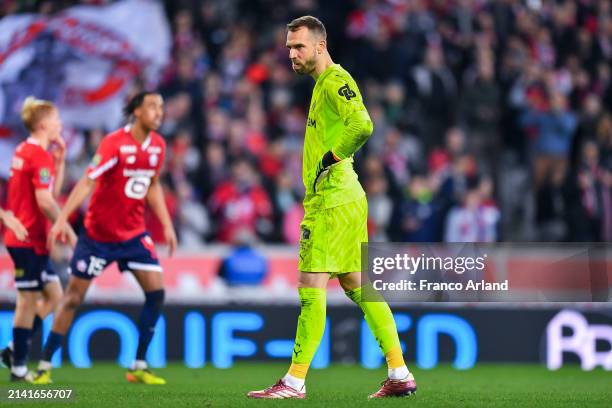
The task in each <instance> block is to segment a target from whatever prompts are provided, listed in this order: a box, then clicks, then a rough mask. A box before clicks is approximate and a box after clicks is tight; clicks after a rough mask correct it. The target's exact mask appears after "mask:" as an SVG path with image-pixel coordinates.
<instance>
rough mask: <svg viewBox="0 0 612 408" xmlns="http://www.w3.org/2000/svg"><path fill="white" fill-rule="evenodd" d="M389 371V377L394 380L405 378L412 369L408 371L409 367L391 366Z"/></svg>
mask: <svg viewBox="0 0 612 408" xmlns="http://www.w3.org/2000/svg"><path fill="white" fill-rule="evenodd" d="M387 373H388V375H389V378H390V379H392V380H403V379H404V378H406V377H408V374H410V371H408V367H406V366H401V367H398V368H389V369H388V370H387Z"/></svg>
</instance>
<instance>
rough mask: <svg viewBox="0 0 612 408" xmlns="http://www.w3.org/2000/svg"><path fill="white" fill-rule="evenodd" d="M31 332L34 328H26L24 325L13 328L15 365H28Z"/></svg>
mask: <svg viewBox="0 0 612 408" xmlns="http://www.w3.org/2000/svg"><path fill="white" fill-rule="evenodd" d="M31 333H32V329H24V328H23V327H14V328H13V347H14V350H13V365H14V366H15V367H20V366H25V365H26V360H27V358H28V349H29V347H30V336H31Z"/></svg>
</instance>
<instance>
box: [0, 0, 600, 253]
mask: <svg viewBox="0 0 612 408" xmlns="http://www.w3.org/2000/svg"><path fill="white" fill-rule="evenodd" d="M76 3H90V4H91V3H93V4H103V3H105V2H104V1H95V0H94V1H81V2H75V1H53V2H51V1H46V2H34V1H32V2H21V1H5V2H3V3H2V6H0V7H1V9H0V15H6V14H7V13H13V12H24V11H36V12H40V13H53V12H56V11H58V10H60V9H61V8H62V7H67V6H70V5H73V4H76ZM165 7H166V10H167V13H168V19H169V21H170V23H171V26H172V32H173V50H172V63H171V64H170V65H169V66H168V68H167V70H166V71H165V73H164V77H163V79H162V82H161V85H160V87H159V91H160V92H161V93H162V94H163V96H164V98H165V103H166V117H165V120H164V123H163V125H162V128H161V130H160V132H161V134H162V135H163V136H164V137H165V138H166V139H167V142H168V147H169V148H168V156H167V163H166V170H165V174H164V177H163V179H164V185H165V187H166V195H167V202H168V205H169V209H170V211H171V213H172V215H173V217H174V220H175V223H176V226H177V231H178V233H179V240H180V241H181V244H182V245H184V246H187V247H189V246H198V245H200V244H202V243H204V242H222V243H239V242H253V241H263V242H270V243H291V244H295V243H297V242H298V240H299V228H298V225H299V222H300V220H301V216H302V207H301V198H302V196H303V193H304V188H303V185H302V182H301V161H302V159H301V150H302V140H303V134H304V127H305V123H306V111H307V107H308V102H309V97H310V92H311V89H312V86H313V81H312V79H311V78H303V77H298V76H297V75H295V74H294V73H293V72H292V71H291V68H290V64H289V60H288V51H287V49H286V47H285V36H286V34H285V24H286V23H287V22H289V21H290V20H291V19H292V18H295V17H297V16H300V15H304V14H312V15H316V16H318V17H319V18H320V19H321V20H322V21H323V22H324V23H325V24H326V27H327V31H328V48H329V49H330V53H331V55H332V58H333V59H334V61H335V62H336V63H340V64H342V65H343V66H344V67H345V68H346V69H348V71H349V72H351V73H352V74H353V76H354V77H355V78H356V80H357V82H358V83H359V85H360V88H361V90H362V93H363V94H364V98H365V102H366V106H367V107H368V110H369V112H370V115H371V117H372V119H373V121H374V124H375V130H374V134H373V135H372V137H371V139H370V140H369V142H368V143H367V145H366V146H365V148H364V149H362V151H361V152H360V153H359V155H358V157H356V163H355V166H356V170H357V171H358V173H359V175H360V180H361V181H362V184H363V186H364V188H365V190H366V193H367V195H368V198H369V214H370V219H369V226H370V236H371V240H376V241H385V240H393V241H450V242H457V241H458V242H470V241H488V242H493V241H530V240H537V241H612V114H611V109H612V77H611V72H610V66H611V62H612V3H611V2H610V1H609V0H576V1H567V0H566V1H549V0H527V1H513V0H490V1H487V0H455V1H441V0H360V1H358V0H354V1H348V0H347V1H344V0H326V1H323V0H321V1H317V0H290V1H272V0H209V1H179V0H177V1H169V0H168V1H166V2H165ZM139 86H140V85H138V84H136V85H135V86H134V89H133V92H136V91H137V90H139ZM110 130H112V129H81V130H77V131H74V134H73V135H72V137H71V139H70V140H71V143H72V144H73V154H72V155H71V156H72V158H73V159H72V160H71V161H70V162H69V163H68V167H67V169H68V170H67V177H68V182H67V185H66V187H67V189H66V191H69V190H68V188H70V187H71V186H72V185H73V184H74V183H75V182H76V180H77V179H78V178H79V177H80V176H81V175H82V174H83V171H84V169H85V167H86V166H87V164H88V161H89V160H90V158H91V157H92V155H93V153H94V151H95V148H96V146H97V144H98V143H99V141H100V138H101V137H102V136H103V135H104V134H105V133H106V132H107V131H110ZM74 146H77V147H74ZM74 149H77V151H76V152H74ZM75 221H76V222H78V220H75ZM149 222H150V229H151V231H152V233H153V236H154V237H157V238H159V236H160V235H161V234H160V231H159V226H157V225H156V221H155V220H154V219H150V220H149Z"/></svg>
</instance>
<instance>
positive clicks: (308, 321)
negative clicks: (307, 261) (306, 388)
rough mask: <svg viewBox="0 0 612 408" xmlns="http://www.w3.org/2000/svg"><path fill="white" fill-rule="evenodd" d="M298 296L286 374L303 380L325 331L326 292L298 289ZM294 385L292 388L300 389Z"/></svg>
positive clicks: (317, 289)
mask: <svg viewBox="0 0 612 408" xmlns="http://www.w3.org/2000/svg"><path fill="white" fill-rule="evenodd" d="M298 294H299V296H300V303H301V305H302V307H301V311H300V317H299V318H298V325H297V332H296V334H295V344H294V346H293V354H292V357H291V367H289V371H288V373H287V374H288V375H290V376H292V377H295V378H297V379H302V380H304V379H305V378H306V373H307V372H308V367H310V362H311V361H312V359H313V357H314V355H315V352H316V351H317V348H318V347H319V343H320V342H321V338H322V337H323V332H324V331H325V308H326V304H325V301H326V292H325V289H321V288H298ZM295 385H297V384H294V385H292V387H293V388H296V389H298V390H299V389H300V388H301V386H300V387H297V386H295ZM302 385H303V384H302Z"/></svg>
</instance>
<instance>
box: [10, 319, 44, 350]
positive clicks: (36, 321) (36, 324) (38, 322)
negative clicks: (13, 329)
mask: <svg viewBox="0 0 612 408" xmlns="http://www.w3.org/2000/svg"><path fill="white" fill-rule="evenodd" d="M40 326H42V319H41V318H40V317H38V315H36V316H35V317H34V323H33V324H32V333H31V334H30V337H31V336H34V335H35V334H36V332H37V331H38V329H40ZM6 347H7V348H8V349H9V350H11V351H13V340H11V341H9V342H8V344H7V345H6Z"/></svg>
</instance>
